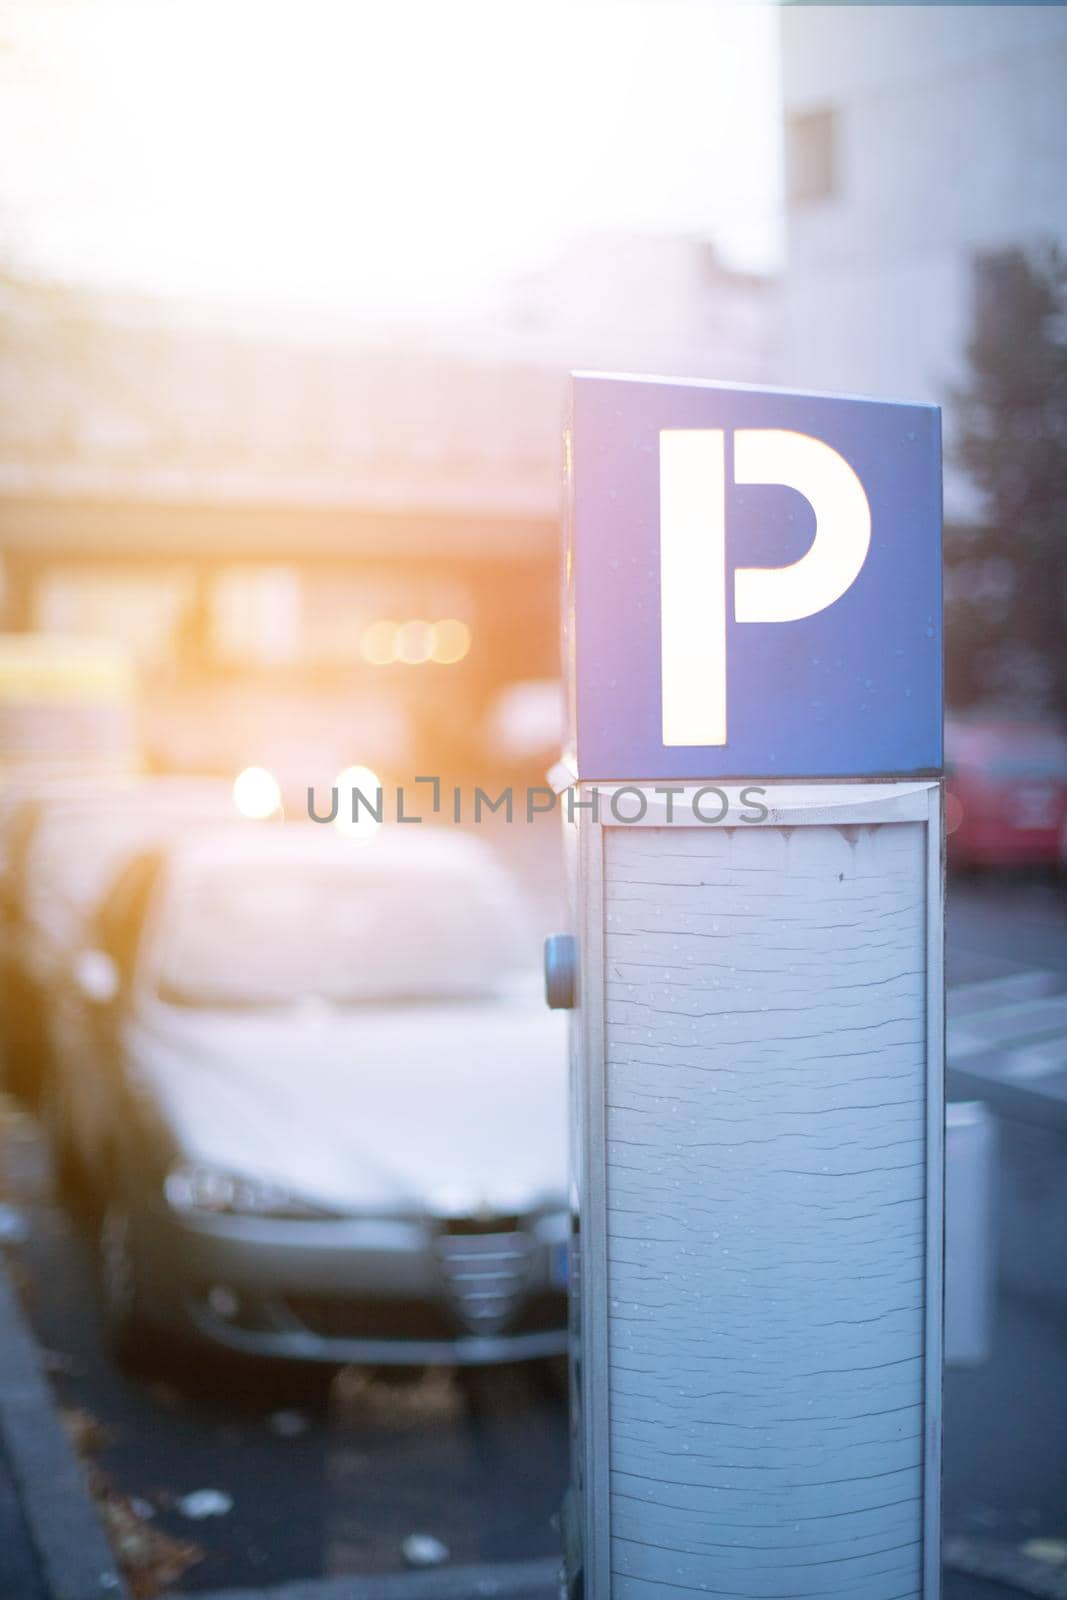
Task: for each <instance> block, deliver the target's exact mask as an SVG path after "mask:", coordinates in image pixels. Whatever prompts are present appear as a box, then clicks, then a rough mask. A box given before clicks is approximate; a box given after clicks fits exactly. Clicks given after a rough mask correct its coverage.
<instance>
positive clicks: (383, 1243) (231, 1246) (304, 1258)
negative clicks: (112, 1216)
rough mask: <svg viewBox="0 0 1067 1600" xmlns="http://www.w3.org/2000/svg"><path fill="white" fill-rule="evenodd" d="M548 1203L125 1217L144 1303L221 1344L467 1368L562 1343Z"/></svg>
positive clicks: (556, 1254) (560, 1282) (291, 1354)
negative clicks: (541, 1207)
mask: <svg viewBox="0 0 1067 1600" xmlns="http://www.w3.org/2000/svg"><path fill="white" fill-rule="evenodd" d="M567 1229H568V1221H567V1217H566V1214H565V1213H563V1212H561V1211H558V1210H556V1211H549V1212H544V1213H541V1214H538V1215H535V1216H533V1217H527V1218H521V1219H519V1218H513V1219H506V1224H505V1219H499V1220H498V1221H495V1222H494V1221H479V1222H471V1221H469V1220H467V1221H461V1222H454V1221H453V1222H447V1221H442V1222H438V1221H436V1220H435V1219H431V1218H426V1219H403V1218H389V1217H352V1218H343V1219H336V1220H335V1219H326V1220H314V1221H303V1220H301V1221H295V1220H294V1221H290V1220H284V1221H283V1220H278V1219H273V1218H254V1217H221V1216H220V1217H214V1216H203V1217H201V1216H195V1217H192V1216H189V1217H187V1216H181V1215H178V1214H176V1213H174V1212H171V1211H170V1210H169V1209H168V1208H167V1207H165V1206H164V1205H163V1204H162V1203H159V1204H157V1205H155V1206H153V1207H152V1208H151V1209H150V1210H144V1211H141V1213H140V1214H139V1216H138V1218H137V1221H136V1231H137V1236H138V1238H137V1251H138V1257H139V1269H140V1274H141V1277H142V1280H143V1283H144V1287H145V1296H144V1304H145V1305H146V1308H147V1309H148V1311H149V1314H150V1315H151V1316H152V1317H153V1319H156V1318H157V1317H158V1320H159V1321H161V1322H165V1323H168V1324H172V1325H173V1324H175V1323H177V1324H178V1325H181V1326H184V1327H185V1328H186V1329H187V1330H192V1331H194V1332H195V1333H196V1334H198V1335H199V1336H200V1337H202V1338H205V1339H208V1340H210V1341H211V1342H212V1343H214V1344H217V1345H220V1346H223V1347H225V1348H227V1349H230V1350H234V1351H240V1352H244V1353H246V1354H248V1355H253V1356H264V1357H277V1358H282V1359H287V1360H298V1361H311V1362H315V1361H319V1362H331V1363H347V1362H351V1363H356V1364H367V1365H375V1366H378V1365H383V1366H384V1365H388V1366H406V1365H416V1366H423V1365H457V1366H471V1365H483V1364H493V1363H500V1362H509V1361H524V1360H532V1359H537V1358H542V1357H546V1356H554V1355H560V1354H563V1353H564V1352H565V1351H566V1348H567V1327H566V1316H567V1312H566V1286H565V1262H566V1239H567Z"/></svg>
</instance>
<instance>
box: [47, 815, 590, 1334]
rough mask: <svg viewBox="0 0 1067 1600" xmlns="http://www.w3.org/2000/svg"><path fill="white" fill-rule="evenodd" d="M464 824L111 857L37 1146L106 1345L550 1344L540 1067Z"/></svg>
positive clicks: (323, 832)
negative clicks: (112, 873) (172, 1340)
mask: <svg viewBox="0 0 1067 1600" xmlns="http://www.w3.org/2000/svg"><path fill="white" fill-rule="evenodd" d="M517 919H518V909H517V905H516V902H515V899H514V896H513V893H512V889H511V883H510V880H509V879H508V878H507V877H506V876H505V875H504V874H503V872H502V871H501V870H500V869H499V868H498V867H497V865H496V863H495V860H494V858H493V857H492V855H491V854H490V853H489V852H488V850H487V848H486V847H484V846H482V845H481V844H480V842H478V841H474V840H471V839H464V838H462V837H460V836H458V835H455V834H446V833H445V831H444V830H441V831H440V832H439V833H437V834H436V835H435V834H434V833H433V831H432V830H430V829H428V828H427V829H425V830H420V833H419V834H418V835H415V834H414V833H413V832H412V833H411V834H408V833H406V832H405V835H404V836H403V837H402V838H400V839H397V838H396V837H394V835H393V830H390V829H382V830H380V831H379V832H378V833H377V834H376V835H375V836H374V838H372V839H370V840H367V841H362V842H357V841H354V840H351V839H344V838H342V837H339V836H338V835H337V833H336V832H335V830H334V829H324V828H315V827H313V826H312V825H310V824H303V825H296V826H291V825H280V826H278V827H277V828H268V829H262V830H261V829H240V828H236V829H234V830H232V831H229V830H227V831H223V832H221V833H212V834H209V835H205V836H204V837H202V838H200V839H196V840H189V841H186V842H184V843H182V844H181V845H179V846H177V847H175V848H172V849H169V850H166V851H163V852H160V853H156V854H149V855H145V856H143V857H141V858H140V859H138V860H137V861H136V862H134V863H132V864H131V866H130V867H129V868H128V870H127V871H126V873H125V874H124V875H123V877H122V879H121V880H120V882H119V883H118V884H117V885H116V887H115V889H114V891H113V892H112V894H111V895H110V897H109V898H108V900H107V902H106V904H105V905H104V907H103V909H102V912H101V914H100V917H99V919H98V924H97V941H98V942H97V947H96V948H95V949H93V950H88V951H84V952H82V954H81V956H80V958H79V960H78V962H77V964H76V979H77V987H78V989H79V990H80V992H81V994H82V996H83V1001H84V1008H85V1012H86V1015H85V1017H84V1019H83V1021H82V1024H81V1028H82V1030H83V1031H84V1032H85V1033H86V1034H87V1035H88V1036H89V1038H90V1039H91V1046H90V1048H89V1049H88V1050H86V1049H84V1048H83V1049H81V1051H80V1052H79V1051H78V1050H77V1049H76V1048H75V1040H74V1038H73V1037H72V1040H71V1047H70V1049H68V1050H67V1051H65V1052H64V1057H65V1060H64V1066H63V1069H62V1079H61V1085H62V1087H61V1092H60V1094H59V1096H58V1097H57V1098H58V1101H59V1105H60V1108H61V1114H60V1116H59V1117H58V1118H57V1119H54V1121H53V1131H54V1136H55V1138H56V1140H57V1144H58V1146H59V1148H60V1156H61V1160H62V1162H63V1164H64V1166H65V1168H66V1169H67V1171H68V1173H70V1174H71V1175H72V1176H73V1177H75V1178H76V1179H77V1181H78V1182H79V1184H80V1185H81V1186H82V1187H83V1188H85V1189H87V1190H88V1192H89V1194H90V1195H92V1196H93V1197H94V1198H95V1201H96V1204H97V1207H98V1208H99V1212H100V1215H101V1219H102V1220H101V1222H100V1229H99V1237H100V1267H101V1281H102V1285H103V1289H104V1295H105V1300H106V1305H107V1308H108V1314H109V1318H110V1322H111V1326H112V1329H113V1332H114V1335H115V1338H116V1342H117V1345H118V1347H119V1349H120V1351H122V1352H125V1353H127V1354H128V1353H130V1352H131V1351H134V1352H143V1351H144V1349H145V1348H146V1347H147V1346H148V1345H149V1344H150V1342H151V1333H152V1330H156V1329H159V1328H167V1329H169V1330H171V1331H172V1332H175V1331H176V1332H180V1333H184V1334H187V1335H188V1334H192V1335H197V1336H199V1337H200V1338H201V1339H207V1340H210V1341H212V1342H214V1343H215V1344H216V1345H220V1346H224V1347H226V1348H228V1349H229V1350H232V1351H244V1352H247V1353H249V1354H252V1355H259V1356H266V1357H291V1358H297V1359H303V1360H309V1361H320V1362H333V1363H340V1362H348V1361H356V1362H367V1363H397V1364H405V1363H413V1364H420V1365H421V1364H424V1363H432V1362H447V1363H475V1362H478V1363H480V1362H494V1361H510V1360H516V1359H523V1358H526V1357H543V1356H554V1355H558V1354H560V1353H562V1351H563V1350H564V1349H565V1347H566V1328H565V1324H566V1307H565V1285H564V1277H565V1265H566V1256H565V1251H566V1243H565V1241H566V1237H567V1211H566V1206H567V1196H566V1087H565V1079H566V1067H565V1049H564V1040H563V1036H562V1034H561V1032H560V1023H559V1019H558V1018H557V1017H555V1016H553V1015H551V1014H550V1013H548V1012H547V1011H546V1010H545V1008H544V1005H543V1002H542V1000H541V998H540V994H539V992H538V988H537V984H536V980H535V979H534V978H533V976H532V975H531V977H530V978H529V979H527V978H526V977H525V976H524V975H522V974H519V973H516V972H515V971H513V970H512V968H513V960H514V957H515V954H516V950H517V946H516V938H515V932H516V923H517Z"/></svg>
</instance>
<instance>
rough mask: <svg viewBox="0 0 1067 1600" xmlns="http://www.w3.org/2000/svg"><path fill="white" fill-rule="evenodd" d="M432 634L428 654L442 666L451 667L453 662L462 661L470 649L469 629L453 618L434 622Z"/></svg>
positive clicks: (463, 623)
mask: <svg viewBox="0 0 1067 1600" xmlns="http://www.w3.org/2000/svg"><path fill="white" fill-rule="evenodd" d="M432 634H433V638H432V641H431V644H430V654H431V655H432V657H433V659H434V660H435V661H439V662H440V663H441V665H442V666H452V665H454V664H455V662H457V661H462V660H463V657H464V656H465V655H466V654H467V652H468V650H469V649H470V647H471V631H470V629H469V628H468V626H467V624H466V623H465V622H459V621H458V620H457V619H456V618H455V617H446V618H445V620H444V621H443V622H435V623H434V625H433V629H432Z"/></svg>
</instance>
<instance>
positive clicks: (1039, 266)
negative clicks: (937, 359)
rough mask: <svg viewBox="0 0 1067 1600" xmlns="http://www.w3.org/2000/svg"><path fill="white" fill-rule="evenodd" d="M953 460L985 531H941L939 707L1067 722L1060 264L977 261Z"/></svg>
mask: <svg viewBox="0 0 1067 1600" xmlns="http://www.w3.org/2000/svg"><path fill="white" fill-rule="evenodd" d="M967 355H968V364H969V374H968V378H967V382H966V384H965V385H964V387H962V388H961V389H960V390H958V391H957V392H956V393H955V395H954V397H953V400H954V410H955V418H956V424H957V439H956V452H955V453H956V459H957V460H958V462H959V463H960V465H961V466H963V467H964V468H966V470H967V471H968V473H969V474H970V476H971V478H972V480H973V482H974V483H975V484H976V485H977V487H978V489H979V491H980V493H981V495H982V498H983V501H984V509H985V515H984V518H983V521H982V524H981V526H979V527H970V528H959V527H957V528H954V529H952V528H950V529H948V530H946V548H945V556H946V565H947V573H946V578H947V582H946V593H947V601H948V619H947V620H948V695H949V701H950V703H951V704H953V705H957V706H965V705H973V704H976V703H979V702H986V703H990V702H994V703H997V704H999V705H1002V706H1005V707H1012V708H1015V709H1019V710H1026V711H1048V712H1053V713H1056V714H1058V715H1059V716H1060V717H1061V718H1064V719H1067V562H1065V556H1067V259H1065V258H1064V256H1063V254H1062V253H1061V251H1060V250H1059V249H1058V248H1057V247H1056V246H1046V247H1043V248H1041V249H1038V250H1035V251H1032V252H1031V253H1029V254H1026V253H1024V252H1022V251H1007V252H1003V253H1000V254H998V255H996V256H989V257H986V258H985V259H984V261H982V262H980V263H979V270H978V272H977V274H976V295H975V317H974V330H973V333H972V337H971V340H970V344H969V346H968V351H967Z"/></svg>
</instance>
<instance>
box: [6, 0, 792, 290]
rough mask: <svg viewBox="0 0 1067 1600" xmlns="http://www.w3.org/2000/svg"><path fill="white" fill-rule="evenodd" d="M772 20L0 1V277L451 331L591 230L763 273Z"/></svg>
mask: <svg viewBox="0 0 1067 1600" xmlns="http://www.w3.org/2000/svg"><path fill="white" fill-rule="evenodd" d="M776 24H777V18H776V11H775V8H774V7H773V6H770V5H760V4H753V5H744V4H737V5H733V6H719V5H715V4H712V3H711V0H706V3H699V0H558V3H557V0H489V3H486V0H426V3H424V0H418V3H416V0H374V3H373V4H364V3H362V0H303V3H300V0H0V93H2V98H0V150H2V151H3V155H2V156H0V235H2V236H0V256H2V257H3V258H5V259H7V260H8V261H10V262H15V263H17V264H18V265H20V266H23V267H25V266H30V267H32V268H35V269H37V270H42V271H46V272H50V273H53V274H55V275H57V276H63V277H67V278H71V279H75V280H82V281H91V282H94V283H99V284H106V285H111V286H115V287H133V288H137V289H144V290H148V291H152V292H161V293H166V294H175V293H177V294H191V295H208V296H211V297H212V298H231V297H240V298H241V299H243V300H244V301H246V302H262V303H265V304H266V303H279V302H285V303H291V304H301V305H309V304H316V305H318V306H320V307H332V308H336V309H338V310H349V311H352V312H357V313H358V312H367V311H375V310H391V311H416V312H424V311H435V310H460V309H466V308H473V307H476V306H479V305H484V304H485V303H486V301H487V299H488V298H490V297H491V296H492V293H493V290H494V287H495V286H496V285H498V284H499V283H500V282H501V281H502V280H503V279H504V278H506V277H507V276H509V275H511V274H514V273H516V272H522V271H524V270H526V269H528V268H531V267H536V266H537V265H538V264H539V263H541V262H544V261H547V260H549V259H551V257H552V255H553V254H554V253H555V252H556V251H557V250H558V248H559V246H560V244H561V243H562V242H563V241H564V240H565V239H566V238H567V237H568V236H571V235H574V234H576V233H581V232H584V231H589V230H597V229H602V228H611V229H619V228H623V229H635V230H638V231H650V232H674V231H681V232H687V233H695V234H698V235H701V236H706V237H709V238H713V239H714V240H716V242H717V243H718V244H719V245H720V247H721V248H722V250H723V252H724V254H725V255H726V257H727V259H729V260H730V261H732V262H734V263H736V264H739V265H744V266H766V265H773V264H774V262H775V260H776V257H777V253H778V250H779V247H780V239H779V227H780V222H779V183H780V179H779V150H778V140H779V119H778V109H777V50H776Z"/></svg>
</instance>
